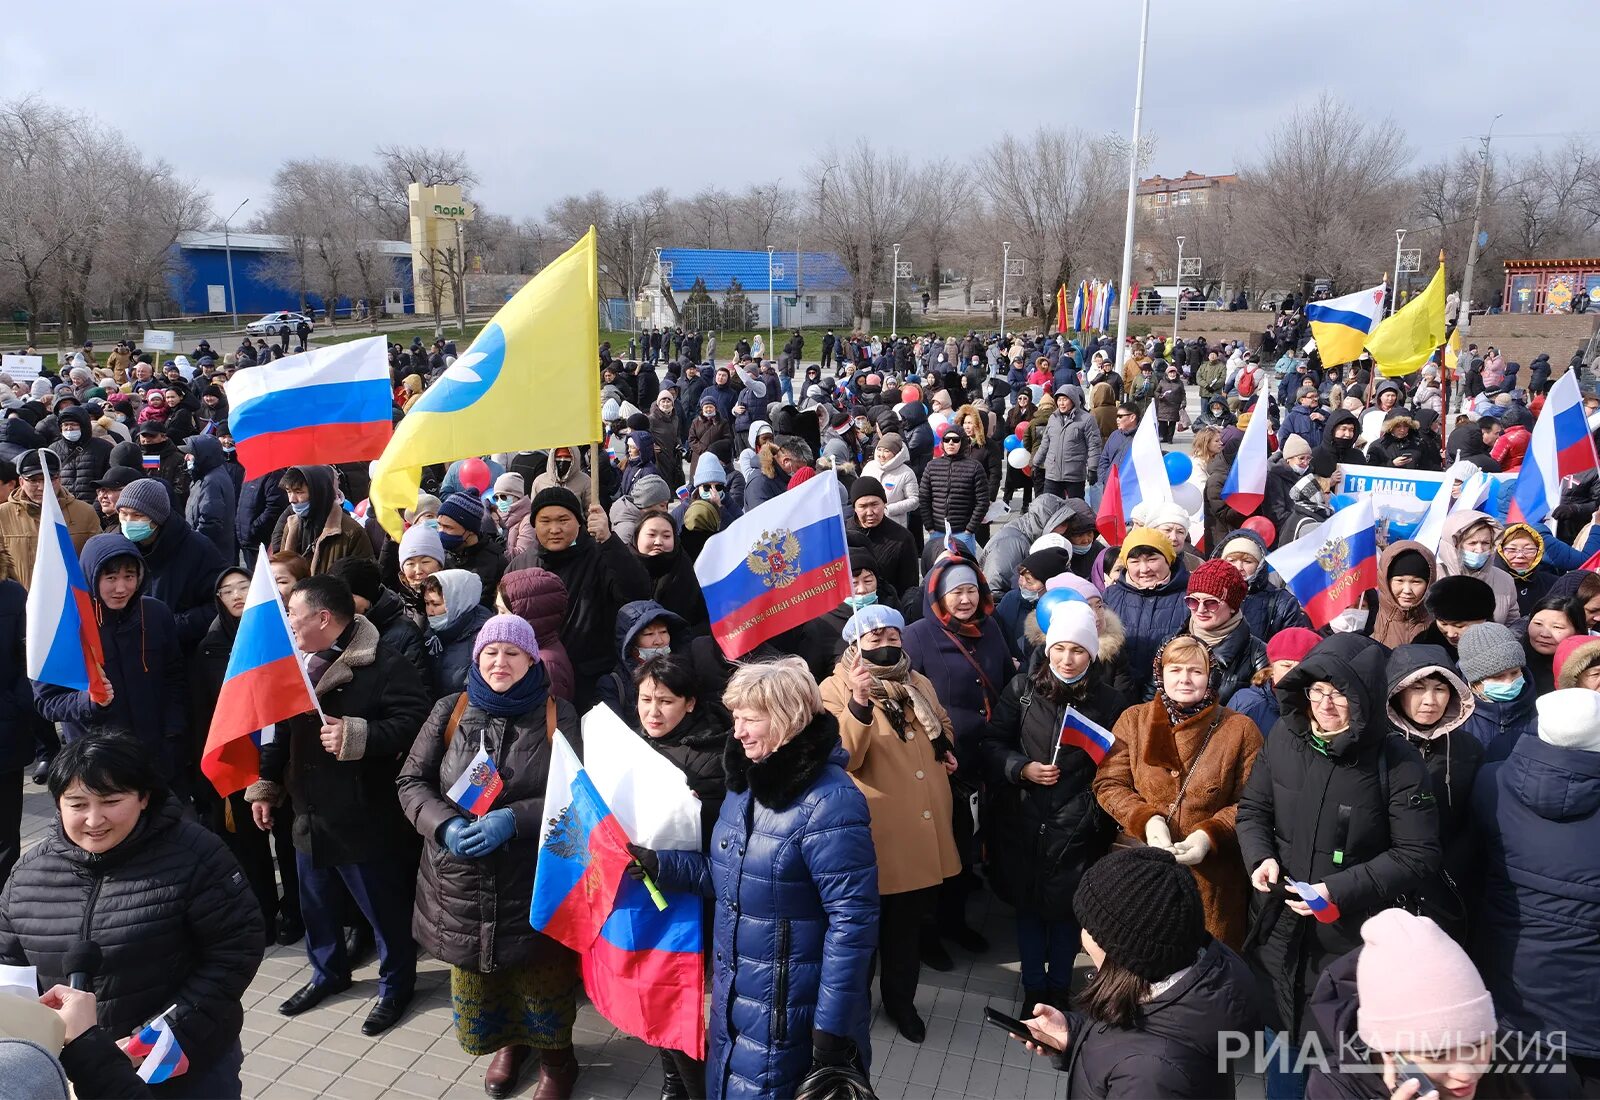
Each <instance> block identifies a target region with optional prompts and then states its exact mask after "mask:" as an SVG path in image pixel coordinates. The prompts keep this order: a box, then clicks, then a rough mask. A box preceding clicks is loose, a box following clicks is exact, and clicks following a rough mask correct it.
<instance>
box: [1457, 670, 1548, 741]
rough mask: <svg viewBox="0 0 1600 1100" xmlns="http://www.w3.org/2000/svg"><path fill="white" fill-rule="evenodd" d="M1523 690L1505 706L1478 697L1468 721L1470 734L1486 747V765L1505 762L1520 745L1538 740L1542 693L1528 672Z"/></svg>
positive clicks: (1475, 697) (1524, 671)
mask: <svg viewBox="0 0 1600 1100" xmlns="http://www.w3.org/2000/svg"><path fill="white" fill-rule="evenodd" d="M1523 676H1524V677H1525V680H1524V683H1523V685H1522V690H1521V691H1520V692H1518V693H1517V697H1516V698H1515V699H1509V700H1507V701H1505V702H1503V703H1501V702H1496V701H1495V700H1493V699H1485V698H1484V697H1482V696H1481V695H1476V694H1475V695H1474V698H1473V707H1472V716H1471V717H1470V718H1468V719H1467V724H1466V732H1468V733H1470V734H1471V735H1472V736H1473V737H1474V738H1476V739H1477V741H1478V744H1480V745H1482V746H1483V759H1484V762H1485V763H1489V762H1492V761H1496V760H1504V759H1505V758H1506V757H1508V756H1510V755H1511V750H1512V748H1514V747H1515V746H1516V745H1517V744H1518V743H1519V742H1520V741H1525V740H1527V739H1528V738H1530V737H1534V736H1536V735H1537V734H1538V732H1539V713H1538V709H1537V703H1538V693H1537V692H1536V691H1535V689H1534V686H1533V679H1532V677H1530V676H1528V674H1527V668H1526V667H1524V668H1523Z"/></svg>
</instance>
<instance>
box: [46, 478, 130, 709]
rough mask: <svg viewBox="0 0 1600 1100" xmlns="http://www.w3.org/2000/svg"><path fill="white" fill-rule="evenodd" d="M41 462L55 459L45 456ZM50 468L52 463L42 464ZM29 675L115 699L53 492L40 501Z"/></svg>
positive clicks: (75, 557) (89, 603) (97, 631)
mask: <svg viewBox="0 0 1600 1100" xmlns="http://www.w3.org/2000/svg"><path fill="white" fill-rule="evenodd" d="M40 461H41V463H43V462H54V461H56V459H55V456H54V455H51V456H50V458H49V459H45V458H43V457H42V456H41V459H40ZM40 468H41V469H46V470H48V469H49V467H48V466H41V467H40ZM27 606H28V627H27V633H26V642H27V646H26V648H27V653H28V679H30V680H37V681H38V682H39V683H41V684H55V685H56V686H57V687H64V688H72V689H74V690H76V691H87V692H88V693H89V698H90V699H92V700H94V701H95V702H96V703H105V702H106V701H107V700H108V699H109V698H110V693H109V691H108V690H107V689H108V688H109V686H110V685H109V683H108V682H107V680H106V674H105V663H106V658H105V651H104V649H102V648H101V645H100V624H99V623H97V622H96V621H95V617H94V603H93V601H91V600H90V599H89V585H88V583H87V582H86V581H85V580H84V576H83V566H82V565H81V564H80V563H79V561H78V552H77V550H76V549H74V548H73V545H72V535H71V534H70V533H69V532H68V530H67V521H66V520H65V519H63V518H62V515H61V504H60V502H59V501H57V500H56V495H55V493H53V492H47V493H45V494H44V502H43V503H42V504H41V505H40V506H39V548H38V550H37V552H36V553H35V554H34V558H33V578H32V580H31V581H30V582H29V584H28V605H27Z"/></svg>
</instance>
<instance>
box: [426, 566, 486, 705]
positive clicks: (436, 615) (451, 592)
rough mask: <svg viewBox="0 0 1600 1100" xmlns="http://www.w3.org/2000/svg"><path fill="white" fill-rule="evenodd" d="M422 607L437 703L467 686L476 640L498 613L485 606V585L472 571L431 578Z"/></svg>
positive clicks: (442, 573) (448, 571) (445, 571)
mask: <svg viewBox="0 0 1600 1100" xmlns="http://www.w3.org/2000/svg"><path fill="white" fill-rule="evenodd" d="M422 607H423V611H424V612H425V613H426V614H427V616H428V629H427V630H426V631H425V632H424V634H423V644H424V647H425V648H426V650H427V665H428V679H429V683H430V684H431V685H432V687H433V696H434V698H436V699H437V698H439V697H440V696H443V695H449V694H451V693H452V692H457V691H460V690H461V689H462V687H463V686H464V685H465V684H466V682H467V670H468V669H469V668H470V667H471V665H472V644H473V639H474V638H476V637H477V636H478V628H479V627H481V626H483V624H484V623H485V622H487V621H488V620H489V618H490V617H491V616H492V615H493V614H494V613H493V612H492V611H490V610H489V608H487V607H485V606H484V605H483V581H482V580H481V579H479V577H478V575H477V574H476V573H474V572H472V571H471V570H468V569H441V570H439V571H438V572H437V573H433V574H431V575H430V576H429V577H428V578H427V580H425V581H423V582H422Z"/></svg>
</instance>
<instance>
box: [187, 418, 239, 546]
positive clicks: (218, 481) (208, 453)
mask: <svg viewBox="0 0 1600 1100" xmlns="http://www.w3.org/2000/svg"><path fill="white" fill-rule="evenodd" d="M179 450H181V451H183V453H184V455H185V457H186V459H187V461H188V467H189V479H190V480H189V501H188V503H187V504H185V505H184V508H183V518H184V519H185V520H187V521H188V523H189V526H190V527H192V528H194V530H195V533H196V534H199V535H204V536H205V537H206V538H208V539H210V540H211V545H213V546H215V547H216V548H217V553H218V554H220V555H221V556H222V560H223V561H224V562H229V563H231V562H233V561H234V560H236V559H237V557H238V554H239V543H238V541H237V538H238V536H237V534H236V533H235V529H234V520H235V517H236V515H237V512H238V506H237V498H236V496H235V494H234V489H233V478H232V477H230V476H229V475H228V471H227V470H226V469H224V468H223V464H224V459H223V455H222V444H220V443H218V442H217V440H216V437H215V436H209V435H196V436H191V437H190V439H189V442H187V443H185V444H184V445H183V446H182V447H180V448H179Z"/></svg>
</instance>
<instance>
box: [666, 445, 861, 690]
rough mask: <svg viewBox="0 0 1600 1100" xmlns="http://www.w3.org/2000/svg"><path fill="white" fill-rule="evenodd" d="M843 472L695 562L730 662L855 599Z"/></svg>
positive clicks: (817, 482)
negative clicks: (841, 490)
mask: <svg viewBox="0 0 1600 1100" xmlns="http://www.w3.org/2000/svg"><path fill="white" fill-rule="evenodd" d="M839 502H840V496H839V475H838V474H837V473H835V472H834V471H833V470H831V469H829V470H824V471H822V472H821V473H819V474H818V475H817V476H816V477H813V478H811V479H810V480H808V481H806V482H805V483H803V484H801V485H799V486H797V487H796V488H793V489H790V490H788V491H787V492H783V493H780V494H778V495H777V496H775V497H773V498H772V499H771V500H769V501H767V502H766V503H764V504H762V505H760V506H759V507H757V508H752V509H751V510H750V511H748V512H746V513H745V514H744V515H742V516H740V517H739V518H738V519H736V520H734V521H733V522H732V523H731V524H729V525H728V528H727V530H725V531H721V532H718V533H717V534H715V535H712V536H711V538H710V539H708V540H707V541H706V544H705V547H704V549H702V550H701V551H700V557H699V560H697V561H696V562H695V565H694V573H695V577H696V578H697V579H698V580H699V581H700V590H701V592H702V593H703V594H704V596H705V601H706V610H707V611H708V612H710V615H711V636H712V637H713V638H715V639H716V640H717V645H718V646H720V647H721V648H722V652H723V655H724V656H726V657H727V658H728V659H729V660H732V659H734V658H736V657H741V656H743V655H744V654H746V653H748V652H750V650H752V649H754V648H755V647H756V646H758V645H760V644H761V643H762V642H764V641H766V640H767V639H768V638H771V637H774V636H775V635H778V634H781V633H783V632H784V631H785V630H789V629H791V628H792V627H796V626H799V625H800V624H801V623H805V622H809V621H811V620H812V619H815V618H816V617H817V616H819V615H825V614H827V613H828V612H829V611H831V610H833V609H834V608H836V607H838V606H839V605H840V604H842V603H843V602H844V601H845V599H846V598H847V597H848V596H849V595H850V565H849V559H848V557H847V556H846V552H845V534H844V516H843V513H842V512H841V511H840V503H839Z"/></svg>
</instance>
